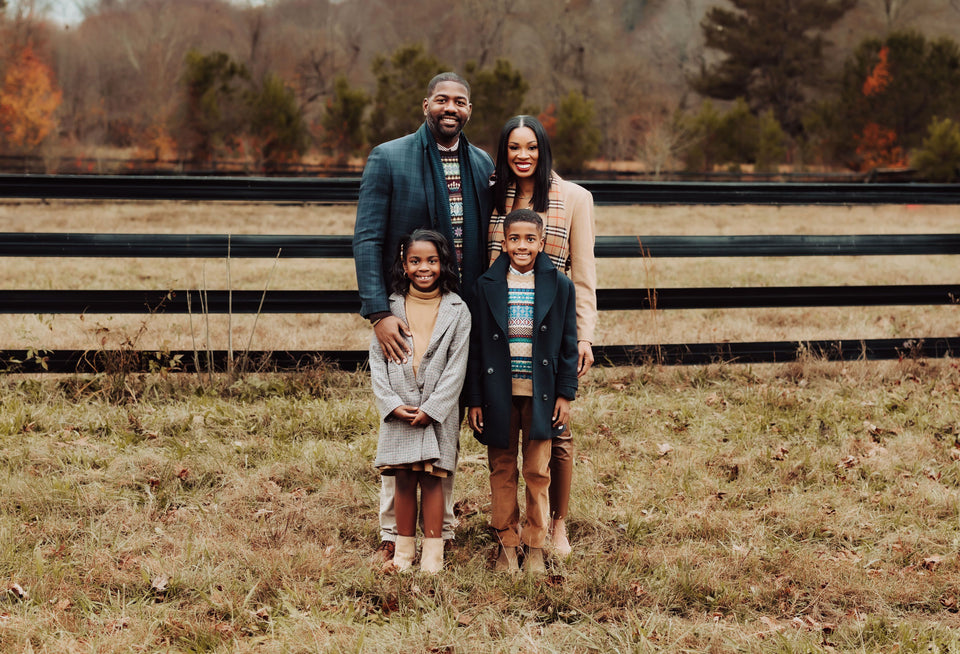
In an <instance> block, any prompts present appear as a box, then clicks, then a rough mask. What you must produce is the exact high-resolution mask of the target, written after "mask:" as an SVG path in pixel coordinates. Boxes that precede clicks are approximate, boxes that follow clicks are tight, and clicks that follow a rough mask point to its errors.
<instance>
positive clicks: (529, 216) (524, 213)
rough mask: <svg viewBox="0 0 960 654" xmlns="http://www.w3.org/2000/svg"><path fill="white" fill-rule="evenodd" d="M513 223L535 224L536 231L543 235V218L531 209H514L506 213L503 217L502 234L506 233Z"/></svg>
mask: <svg viewBox="0 0 960 654" xmlns="http://www.w3.org/2000/svg"><path fill="white" fill-rule="evenodd" d="M514 223H532V224H534V225H536V226H537V232H538V233H539V234H540V235H541V236H543V218H541V217H540V214H538V213H537V212H536V211H534V210H532V209H515V210H514V211H511V212H510V213H508V214H507V217H506V218H504V219H503V235H504V236H506V235H507V229H508V228H509V227H510V226H511V225H513V224H514Z"/></svg>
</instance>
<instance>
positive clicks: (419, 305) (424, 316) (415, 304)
mask: <svg viewBox="0 0 960 654" xmlns="http://www.w3.org/2000/svg"><path fill="white" fill-rule="evenodd" d="M404 308H405V310H406V312H407V326H408V327H410V331H411V332H413V374H414V375H416V374H417V370H419V368H420V359H421V358H422V357H423V353H424V352H426V351H427V346H429V345H430V337H431V336H432V335H433V326H434V325H436V324H437V314H438V313H440V289H439V288H438V289H435V290H434V291H432V292H430V293H423V292H422V291H418V290H417V289H416V288H415V287H414V286H413V285H412V284H411V285H410V290H409V291H407V296H406V300H405V301H404Z"/></svg>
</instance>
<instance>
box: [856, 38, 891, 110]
mask: <svg viewBox="0 0 960 654" xmlns="http://www.w3.org/2000/svg"><path fill="white" fill-rule="evenodd" d="M889 54H890V49H889V48H888V47H887V46H883V47H882V48H880V52H879V53H878V58H879V60H878V61H877V65H876V66H874V67H873V70H872V71H871V72H870V74H869V75H867V79H865V80H864V81H863V95H864V97H867V98H869V97H870V96H872V95H876V94H878V93H881V92H882V91H883V90H884V89H885V88H887V85H888V84H890V63H889V62H888V61H887V56H888V55H889Z"/></svg>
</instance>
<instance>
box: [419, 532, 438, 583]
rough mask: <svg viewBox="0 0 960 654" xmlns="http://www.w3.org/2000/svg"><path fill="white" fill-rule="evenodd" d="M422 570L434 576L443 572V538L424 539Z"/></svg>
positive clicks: (421, 554)
mask: <svg viewBox="0 0 960 654" xmlns="http://www.w3.org/2000/svg"><path fill="white" fill-rule="evenodd" d="M420 569H421V570H422V571H423V572H427V573H429V574H432V575H434V574H437V573H438V572H440V571H441V570H443V539H442V538H424V539H423V551H422V552H421V553H420Z"/></svg>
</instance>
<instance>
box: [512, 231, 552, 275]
mask: <svg viewBox="0 0 960 654" xmlns="http://www.w3.org/2000/svg"><path fill="white" fill-rule="evenodd" d="M542 249H543V235H542V234H541V233H540V230H539V229H537V226H536V225H535V224H533V223H527V222H516V223H513V224H512V225H510V226H509V227H507V230H506V232H505V233H504V237H503V250H504V252H506V253H507V256H508V257H510V263H511V264H513V267H514V269H515V270H516V271H517V272H522V273H525V272H529V271H530V270H533V262H534V261H536V258H537V253H538V252H540V250H542Z"/></svg>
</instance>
